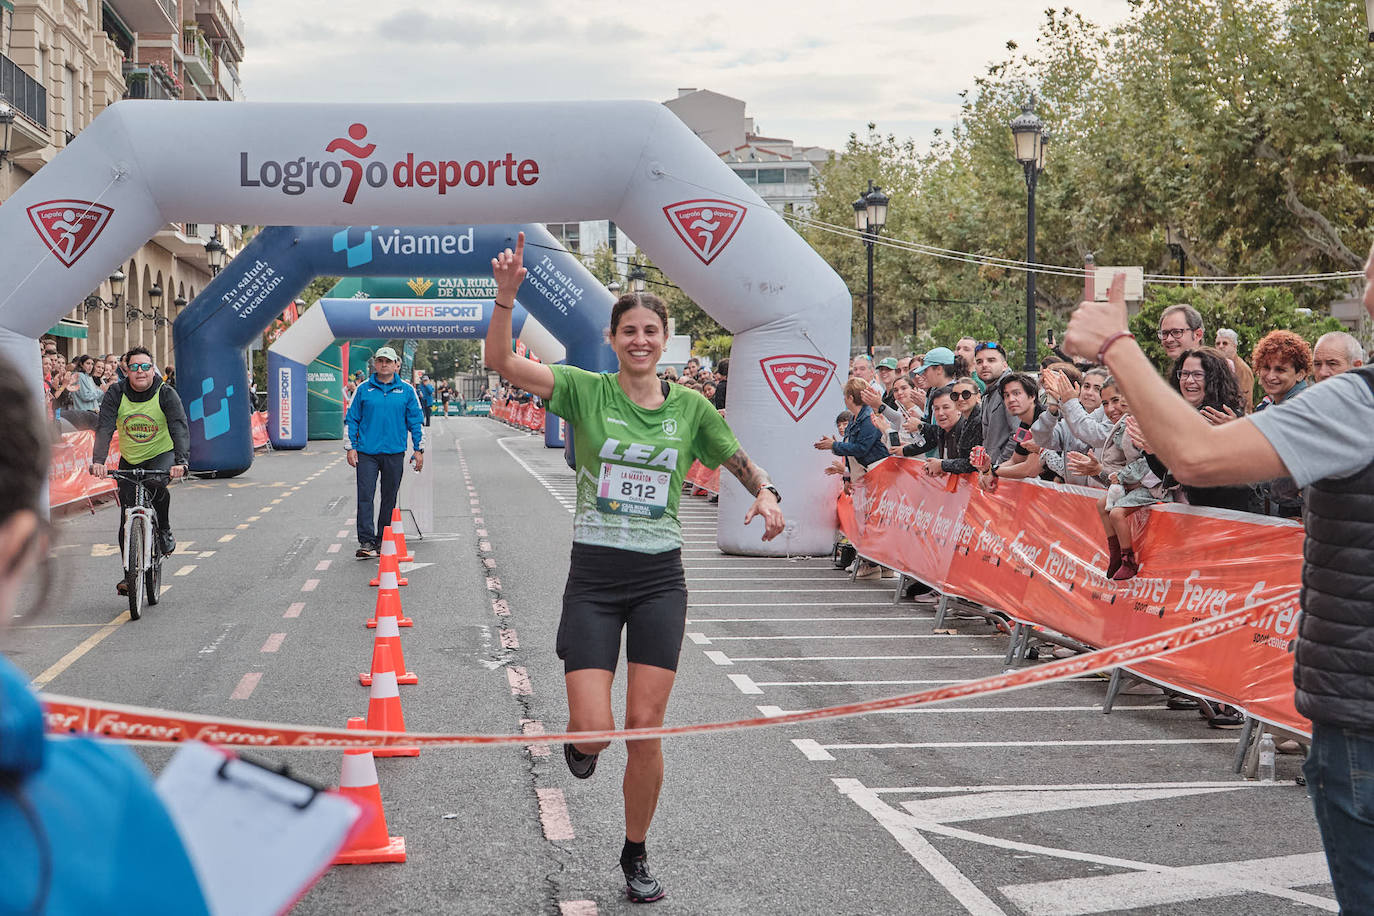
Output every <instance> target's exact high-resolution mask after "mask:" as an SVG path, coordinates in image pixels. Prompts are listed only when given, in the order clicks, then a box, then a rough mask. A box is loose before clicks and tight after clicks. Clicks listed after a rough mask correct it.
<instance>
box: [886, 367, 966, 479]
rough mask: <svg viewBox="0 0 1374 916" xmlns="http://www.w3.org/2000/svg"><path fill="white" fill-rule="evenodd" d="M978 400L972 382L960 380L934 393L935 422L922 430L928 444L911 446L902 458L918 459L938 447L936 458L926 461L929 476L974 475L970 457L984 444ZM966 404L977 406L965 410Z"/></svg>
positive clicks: (932, 411) (932, 402) (903, 451)
mask: <svg viewBox="0 0 1374 916" xmlns="http://www.w3.org/2000/svg"><path fill="white" fill-rule="evenodd" d="M977 396H978V393H977V389H976V388H975V387H974V384H973V381H972V379H960V380H959V381H957V382H954V383H952V384H949V385H943V386H941V387H939V388H936V389H935V390H934V391H932V392H931V393H930V413H931V416H932V417H933V418H934V420H935V422H934V423H931V424H926V425H925V427H924V428H923V429H922V431H921V436H922V438H923V439H924V444H922V445H919V446H918V445H914V444H913V445H908V446H906V447H905V448H904V449H903V450H902V454H903V455H904V456H905V457H907V458H916V457H919V456H920V455H922V454H924V453H925V452H926V450H927V449H929V448H931V447H932V446H934V448H935V450H936V455H934V456H933V457H930V458H927V459H925V465H926V473H927V474H929V475H931V476H932V477H938V476H941V475H943V474H972V473H973V472H974V470H975V468H974V467H973V463H972V462H971V461H969V456H970V455H971V454H973V449H974V447H975V446H977V445H979V444H981V443H982V441H983V420H982V417H981V416H980V414H979V410H978V406H977V404H976V400H977ZM962 404H970V405H973V406H971V407H970V408H969V409H968V410H964V409H963V408H962V407H961V406H960V405H962Z"/></svg>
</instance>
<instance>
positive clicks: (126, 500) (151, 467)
mask: <svg viewBox="0 0 1374 916" xmlns="http://www.w3.org/2000/svg"><path fill="white" fill-rule="evenodd" d="M174 460H175V456H174V454H173V453H172V452H163V453H162V454H161V455H154V456H153V457H152V458H149V459H148V460H147V461H145V462H143V463H142V464H130V463H129V462H128V461H125V460H124V459H123V458H120V459H119V469H120V470H121V471H130V470H136V469H139V468H142V469H143V470H147V471H170V470H171V469H172V462H173V461H174ZM118 484H119V547H120V549H121V550H123V549H124V509H125V508H126V507H128V506H132V505H133V504H134V482H133V481H132V480H120V481H118ZM143 485H144V486H145V487H147V488H148V493H149V495H150V496H151V497H152V503H153V511H154V512H155V513H157V526H158V528H160V529H161V530H163V531H170V530H171V528H172V523H171V520H170V518H169V513H170V512H171V509H172V494H171V493H169V492H168V491H167V485H166V484H165V483H162V482H160V481H155V480H145V481H143Z"/></svg>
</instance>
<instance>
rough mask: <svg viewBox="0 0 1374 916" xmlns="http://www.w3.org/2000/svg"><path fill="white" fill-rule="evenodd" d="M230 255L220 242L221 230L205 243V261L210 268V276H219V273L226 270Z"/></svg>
mask: <svg viewBox="0 0 1374 916" xmlns="http://www.w3.org/2000/svg"><path fill="white" fill-rule="evenodd" d="M228 254H229V251H228V249H226V248H225V247H224V243H223V242H221V241H220V240H219V230H216V231H215V234H214V235H212V236H210V240H209V241H208V242H206V243H205V260H206V261H207V262H208V263H209V266H210V276H212V277H218V276H219V272H220V271H221V270H223V269H224V261H225V259H226V257H227V256H228Z"/></svg>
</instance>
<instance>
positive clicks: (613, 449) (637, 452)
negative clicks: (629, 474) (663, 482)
mask: <svg viewBox="0 0 1374 916" xmlns="http://www.w3.org/2000/svg"><path fill="white" fill-rule="evenodd" d="M622 449H623V450H622ZM597 457H599V458H602V459H603V460H605V461H622V462H625V463H626V464H642V465H646V466H648V467H651V468H667V469H668V470H670V471H671V470H672V469H673V468H676V467H677V449H675V448H664V449H662V450H660V449H656V448H654V447H653V446H652V445H640V444H639V443H638V442H626V443H624V444H623V445H622V444H621V442H620V440H619V439H607V440H606V442H605V444H604V445H602V446H601V453H600V454H599V455H598V456H597Z"/></svg>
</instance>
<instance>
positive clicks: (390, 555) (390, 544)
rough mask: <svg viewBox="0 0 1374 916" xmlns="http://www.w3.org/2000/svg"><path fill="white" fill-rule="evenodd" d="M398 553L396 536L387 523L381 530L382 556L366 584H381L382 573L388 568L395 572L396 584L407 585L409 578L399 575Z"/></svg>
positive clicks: (374, 586) (375, 585)
mask: <svg viewBox="0 0 1374 916" xmlns="http://www.w3.org/2000/svg"><path fill="white" fill-rule="evenodd" d="M398 554H399V552H398V551H397V549H396V536H395V534H393V533H392V531H391V526H390V525H387V526H386V530H385V531H383V532H382V558H381V559H380V560H379V561H378V562H377V575H376V576H374V577H373V579H372V581H371V582H369V583H367V584H368V585H370V586H372V587H373V588H376V587H377V586H379V585H381V584H382V573H384V572H386V571H387V569H388V568H390V569H391V570H392V572H394V573H396V584H397V585H409V584H410V580H409V579H407V578H406V577H405V576H403V575H401V563H400V561H399V560H398V559H397V557H398Z"/></svg>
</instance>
